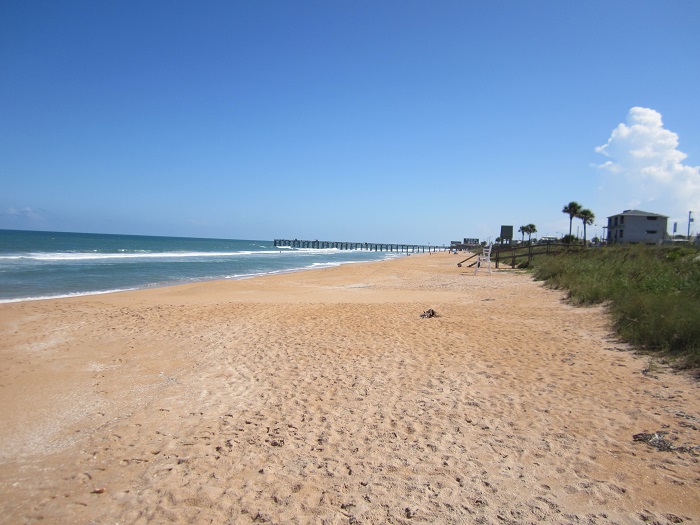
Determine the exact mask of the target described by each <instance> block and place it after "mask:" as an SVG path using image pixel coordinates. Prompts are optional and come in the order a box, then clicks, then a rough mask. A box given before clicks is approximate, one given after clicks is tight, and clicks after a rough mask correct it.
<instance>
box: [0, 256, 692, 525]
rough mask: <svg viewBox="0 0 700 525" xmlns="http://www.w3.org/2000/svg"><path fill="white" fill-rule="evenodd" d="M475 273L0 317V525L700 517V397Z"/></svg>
mask: <svg viewBox="0 0 700 525" xmlns="http://www.w3.org/2000/svg"><path fill="white" fill-rule="evenodd" d="M456 262H457V256H454V255H450V254H447V253H441V254H433V255H421V256H412V257H405V258H401V259H397V260H393V261H387V262H382V263H371V264H356V265H347V266H343V267H340V268H330V269H324V270H317V271H312V272H303V273H295V274H289V275H277V276H272V277H265V278H259V279H251V280H246V281H226V282H211V283H202V284H193V285H187V286H179V287H171V288H163V289H158V290H147V291H139V292H128V293H120V294H112V295H107V296H93V297H83V298H73V299H62V300H53V301H37V302H25V303H12V304H4V305H0V355H1V356H2V369H1V370H0V395H1V396H2V398H1V401H2V402H1V403H0V413H1V415H2V421H3V425H2V428H0V511H1V512H0V516H1V517H0V521H2V522H3V523H8V524H9V523H13V524H14V523H35V522H39V521H43V522H44V523H120V524H123V523H138V524H145V523H261V522H262V523H280V524H283V523H543V522H544V523H682V522H685V523H687V522H693V523H697V522H698V521H700V448H697V449H694V448H693V447H696V446H698V445H700V386H699V384H698V382H697V381H695V380H693V379H692V378H690V377H688V376H685V375H682V374H677V373H671V372H669V371H667V370H664V369H663V367H660V366H654V367H652V369H651V370H649V369H648V366H649V358H647V357H640V356H636V355H635V354H634V353H633V352H631V351H629V350H628V349H627V348H626V347H625V345H623V344H621V343H619V342H618V341H616V339H615V337H614V336H613V335H612V334H611V331H610V327H609V326H608V324H607V321H606V316H605V313H604V310H603V309H602V308H599V307H595V308H575V307H572V306H569V305H567V304H566V303H565V302H563V300H562V299H563V294H562V293H560V292H558V291H553V290H548V289H546V288H544V287H543V286H542V285H541V283H537V282H534V281H532V280H531V279H530V277H529V276H528V275H526V274H520V273H517V272H513V271H497V272H494V273H493V274H492V275H488V274H483V273H479V274H478V275H474V274H473V272H472V271H470V270H469V269H467V268H457V266H456ZM428 308H433V309H434V310H435V311H436V312H437V313H438V317H434V318H430V319H423V318H420V317H419V316H420V314H421V313H422V312H423V311H425V310H427V309H428ZM658 431H661V432H666V433H667V434H662V435H661V437H662V438H663V439H666V440H667V442H668V443H669V444H671V445H672V446H673V447H676V450H670V451H668V450H659V449H658V448H654V447H652V446H650V445H649V444H647V443H645V442H642V441H635V440H634V439H633V436H634V435H636V434H639V433H649V434H653V433H655V432H658ZM679 447H681V448H679ZM682 447H686V448H685V449H684V448H682Z"/></svg>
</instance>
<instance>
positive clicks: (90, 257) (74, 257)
mask: <svg viewBox="0 0 700 525" xmlns="http://www.w3.org/2000/svg"><path fill="white" fill-rule="evenodd" d="M339 251H340V250H338V249H336V248H328V249H323V250H318V249H312V248H303V249H298V250H292V251H287V252H285V255H294V254H297V255H310V254H313V255H315V254H329V253H337V252H339ZM278 253H279V250H256V251H239V252H131V253H126V252H119V253H96V252H45V253H44V252H35V253H23V254H13V255H0V260H15V261H16V260H32V261H96V260H101V259H180V258H207V257H240V256H251V255H274V254H278Z"/></svg>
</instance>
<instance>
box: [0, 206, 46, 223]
mask: <svg viewBox="0 0 700 525" xmlns="http://www.w3.org/2000/svg"><path fill="white" fill-rule="evenodd" d="M0 219H4V220H2V221H0V225H2V223H6V224H7V225H11V226H16V225H18V224H23V223H37V222H41V220H42V216H41V215H39V214H38V213H36V212H35V211H34V210H32V209H31V208H19V209H18V208H13V207H10V208H7V209H6V210H4V211H0Z"/></svg>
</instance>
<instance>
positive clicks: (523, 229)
mask: <svg viewBox="0 0 700 525" xmlns="http://www.w3.org/2000/svg"><path fill="white" fill-rule="evenodd" d="M518 232H520V233H522V234H523V238H522V239H521V240H520V242H521V243H524V242H525V234H526V233H527V226H521V227H520V228H518Z"/></svg>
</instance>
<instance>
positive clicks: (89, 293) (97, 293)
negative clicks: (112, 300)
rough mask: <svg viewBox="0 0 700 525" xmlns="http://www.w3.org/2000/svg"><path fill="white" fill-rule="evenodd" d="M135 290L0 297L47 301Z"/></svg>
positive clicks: (16, 300)
mask: <svg viewBox="0 0 700 525" xmlns="http://www.w3.org/2000/svg"><path fill="white" fill-rule="evenodd" d="M133 290H138V288H115V289H114V290H100V291H93V292H73V293H65V294H56V295H41V296H35V297H13V298H12V299H0V304H2V303H21V302H23V301H46V300H47V299H68V298H70V297H85V296H87V295H103V294H107V293H117V292H130V291H133Z"/></svg>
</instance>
